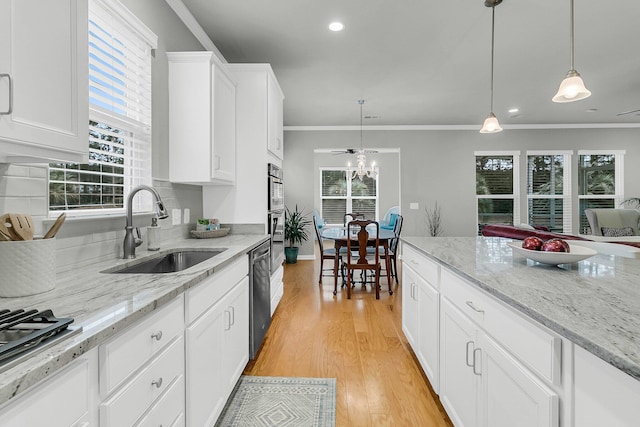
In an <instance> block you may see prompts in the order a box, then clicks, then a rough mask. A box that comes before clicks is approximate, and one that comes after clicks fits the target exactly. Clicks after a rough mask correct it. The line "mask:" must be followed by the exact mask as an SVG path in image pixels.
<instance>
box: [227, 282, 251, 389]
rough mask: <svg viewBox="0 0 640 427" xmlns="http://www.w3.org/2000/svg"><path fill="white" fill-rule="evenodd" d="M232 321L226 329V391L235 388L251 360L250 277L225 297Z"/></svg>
mask: <svg viewBox="0 0 640 427" xmlns="http://www.w3.org/2000/svg"><path fill="white" fill-rule="evenodd" d="M225 305H226V308H225V310H226V311H227V312H228V313H229V315H228V317H229V318H230V322H228V323H227V324H225V325H224V326H225V331H224V346H223V347H222V350H223V352H224V356H223V357H224V370H223V375H226V378H225V387H226V392H227V393H230V392H231V390H233V387H234V386H235V384H236V382H237V381H238V378H240V375H241V374H242V371H243V370H244V368H245V366H247V362H249V278H248V277H245V278H244V279H242V281H241V282H240V283H238V285H236V287H235V288H234V289H233V290H232V291H231V292H230V293H229V294H228V295H227V296H226V297H225Z"/></svg>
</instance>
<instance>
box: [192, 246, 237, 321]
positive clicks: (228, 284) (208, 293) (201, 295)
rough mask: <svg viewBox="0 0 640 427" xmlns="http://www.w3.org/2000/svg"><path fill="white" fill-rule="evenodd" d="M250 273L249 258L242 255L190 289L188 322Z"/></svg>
mask: <svg viewBox="0 0 640 427" xmlns="http://www.w3.org/2000/svg"><path fill="white" fill-rule="evenodd" d="M248 274H249V258H248V257H240V258H238V260H236V261H234V262H233V263H232V264H231V265H229V266H227V267H225V268H224V269H223V270H222V271H220V272H217V273H215V274H214V275H213V276H211V277H210V278H209V279H207V280H204V281H203V282H202V283H200V284H198V285H197V286H195V287H193V288H191V289H189V290H188V291H187V293H186V302H185V307H186V320H187V324H188V325H190V324H191V323H192V322H193V321H194V320H196V319H197V318H198V317H199V316H200V315H202V314H203V313H204V312H205V311H207V309H208V308H209V307H211V306H212V305H213V304H215V303H216V301H218V300H219V299H220V298H222V297H223V296H224V294H226V293H227V292H229V291H230V290H231V288H233V287H234V286H235V284H236V283H238V282H239V281H240V280H242V278H243V277H245V276H246V275H248Z"/></svg>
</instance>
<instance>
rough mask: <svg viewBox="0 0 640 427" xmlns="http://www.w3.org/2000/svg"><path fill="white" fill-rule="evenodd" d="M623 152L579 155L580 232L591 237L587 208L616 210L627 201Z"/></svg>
mask: <svg viewBox="0 0 640 427" xmlns="http://www.w3.org/2000/svg"><path fill="white" fill-rule="evenodd" d="M623 164H624V152H623V151H579V152H578V200H579V202H580V207H579V214H580V233H583V234H591V230H590V229H589V221H588V220H587V217H586V216H585V214H584V210H585V209H593V208H615V207H618V206H620V204H621V203H622V201H623V200H624V188H623V182H624V181H623V176H624V175H623Z"/></svg>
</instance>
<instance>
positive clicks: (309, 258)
mask: <svg viewBox="0 0 640 427" xmlns="http://www.w3.org/2000/svg"><path fill="white" fill-rule="evenodd" d="M298 259H299V260H301V261H315V260H316V256H315V255H298Z"/></svg>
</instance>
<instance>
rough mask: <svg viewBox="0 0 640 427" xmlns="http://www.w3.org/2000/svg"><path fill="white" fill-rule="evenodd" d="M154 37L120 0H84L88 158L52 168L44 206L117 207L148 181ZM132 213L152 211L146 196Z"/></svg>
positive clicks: (55, 208)
mask: <svg viewBox="0 0 640 427" xmlns="http://www.w3.org/2000/svg"><path fill="white" fill-rule="evenodd" d="M156 46H157V37H156V36H155V34H153V33H152V32H151V31H150V30H149V29H147V27H146V26H145V25H144V24H143V23H142V22H141V21H140V20H139V19H138V18H137V17H135V16H134V15H133V14H132V13H131V12H130V11H129V10H127V9H126V8H125V7H124V6H123V5H122V4H121V3H120V2H119V1H117V0H91V1H90V2H89V135H88V149H89V163H87V164H71V163H57V164H50V165H49V210H50V211H72V212H82V213H87V212H96V211H100V213H104V212H106V211H107V212H108V211H114V212H118V211H122V210H123V209H124V203H125V199H126V197H127V195H128V193H129V192H130V190H131V189H133V188H134V187H135V186H137V185H140V184H147V185H149V184H151V53H152V49H155V48H156ZM141 196H142V197H137V198H136V199H135V202H136V206H134V210H135V211H146V210H151V199H150V198H149V197H146V196H147V195H146V194H144V195H143V194H141Z"/></svg>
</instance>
